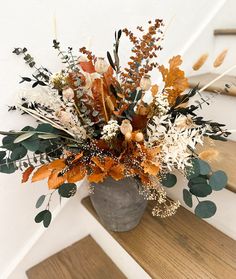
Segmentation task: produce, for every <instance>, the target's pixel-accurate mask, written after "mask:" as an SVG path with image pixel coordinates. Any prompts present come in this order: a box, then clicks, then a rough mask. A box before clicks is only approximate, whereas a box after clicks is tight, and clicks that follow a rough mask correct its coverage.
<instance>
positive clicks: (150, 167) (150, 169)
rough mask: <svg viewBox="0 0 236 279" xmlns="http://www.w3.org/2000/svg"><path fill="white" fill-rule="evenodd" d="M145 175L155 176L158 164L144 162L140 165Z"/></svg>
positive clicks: (158, 168) (148, 161)
mask: <svg viewBox="0 0 236 279" xmlns="http://www.w3.org/2000/svg"><path fill="white" fill-rule="evenodd" d="M141 166H142V167H143V170H144V172H145V173H148V174H150V175H153V176H156V175H157V174H158V172H159V170H160V167H159V164H157V163H154V162H151V161H150V160H146V161H144V162H142V163H141Z"/></svg>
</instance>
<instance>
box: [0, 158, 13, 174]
mask: <svg viewBox="0 0 236 279" xmlns="http://www.w3.org/2000/svg"><path fill="white" fill-rule="evenodd" d="M16 170H17V167H16V165H15V164H14V163H13V162H12V161H11V160H10V159H4V160H2V161H1V166H0V172H2V173H6V174H11V173H14V172H15V171H16Z"/></svg>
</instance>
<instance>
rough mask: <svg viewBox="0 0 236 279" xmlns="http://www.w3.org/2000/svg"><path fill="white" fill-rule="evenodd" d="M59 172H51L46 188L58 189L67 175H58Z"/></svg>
mask: <svg viewBox="0 0 236 279" xmlns="http://www.w3.org/2000/svg"><path fill="white" fill-rule="evenodd" d="M59 174H60V171H58V170H53V171H52V172H51V174H50V176H49V178H48V188H49V189H57V188H58V187H60V186H61V185H62V184H63V183H64V182H65V181H66V179H67V175H66V174H64V175H59Z"/></svg>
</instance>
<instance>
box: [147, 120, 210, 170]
mask: <svg viewBox="0 0 236 279" xmlns="http://www.w3.org/2000/svg"><path fill="white" fill-rule="evenodd" d="M183 123H185V125H184V126H183ZM163 124H164V125H163ZM148 128H149V129H148V132H147V135H148V140H147V142H146V145H147V146H155V145H157V146H159V147H160V148H161V152H160V153H159V154H158V155H157V157H158V158H157V159H158V160H159V161H160V162H162V165H163V167H166V168H167V169H168V170H170V171H172V170H173V169H175V168H176V169H181V170H184V169H185V167H186V166H188V165H189V162H188V161H189V158H190V156H191V153H190V151H189V147H190V148H192V149H195V146H196V144H198V143H199V144H203V134H204V132H205V128H202V127H201V128H199V127H198V126H196V125H194V124H193V123H192V122H189V118H188V117H186V116H183V115H181V116H179V117H177V119H176V120H175V122H174V123H172V122H171V121H170V120H169V119H167V118H165V117H162V118H158V117H153V119H152V124H149V125H148Z"/></svg>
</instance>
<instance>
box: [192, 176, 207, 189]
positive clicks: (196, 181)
mask: <svg viewBox="0 0 236 279" xmlns="http://www.w3.org/2000/svg"><path fill="white" fill-rule="evenodd" d="M194 184H207V179H206V178H204V177H201V176H198V177H193V178H191V179H190V180H189V182H188V187H191V186H192V185H194Z"/></svg>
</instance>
